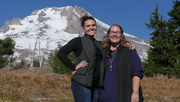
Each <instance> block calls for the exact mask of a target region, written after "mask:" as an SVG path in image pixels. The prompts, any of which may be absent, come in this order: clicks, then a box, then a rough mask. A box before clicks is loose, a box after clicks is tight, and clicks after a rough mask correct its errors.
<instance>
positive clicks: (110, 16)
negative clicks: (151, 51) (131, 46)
mask: <svg viewBox="0 0 180 102" xmlns="http://www.w3.org/2000/svg"><path fill="white" fill-rule="evenodd" d="M156 4H157V5H158V7H159V11H158V12H159V13H160V14H162V15H163V17H164V19H165V20H168V19H169V16H168V14H167V12H169V11H170V10H171V9H172V6H173V2H172V0H2V1H1V3H0V13H1V16H0V28H1V27H2V26H3V25H4V24H5V21H6V20H11V19H13V18H17V17H19V18H21V19H23V18H24V17H26V16H29V15H31V13H32V12H33V11H35V10H39V9H43V8H46V7H53V6H55V7H64V6H72V7H75V6H76V5H77V6H79V7H83V8H84V9H85V10H86V11H88V12H90V13H91V14H92V15H93V16H94V17H95V18H97V19H99V20H100V21H102V22H104V23H106V24H108V25H112V24H114V23H116V24H119V25H121V26H122V28H123V30H124V32H126V33H128V34H131V35H134V36H136V37H139V38H143V39H150V37H151V36H150V35H149V34H150V33H151V32H152V30H149V29H147V27H146V26H145V25H144V23H149V18H150V14H151V13H152V12H154V9H155V5H156Z"/></svg>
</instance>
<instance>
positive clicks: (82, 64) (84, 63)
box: [75, 61, 88, 71]
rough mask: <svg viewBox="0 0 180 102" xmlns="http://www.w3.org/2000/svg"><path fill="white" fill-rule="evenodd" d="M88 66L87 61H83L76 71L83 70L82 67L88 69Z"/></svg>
mask: <svg viewBox="0 0 180 102" xmlns="http://www.w3.org/2000/svg"><path fill="white" fill-rule="evenodd" d="M86 66H88V63H87V62H86V61H82V62H81V63H79V64H78V65H77V66H76V68H75V70H76V71H77V70H78V69H79V68H81V67H86Z"/></svg>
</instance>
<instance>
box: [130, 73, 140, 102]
mask: <svg viewBox="0 0 180 102" xmlns="http://www.w3.org/2000/svg"><path fill="white" fill-rule="evenodd" d="M140 83H141V79H140V78H139V77H138V76H134V77H133V93H132V95H131V102H139V87H140Z"/></svg>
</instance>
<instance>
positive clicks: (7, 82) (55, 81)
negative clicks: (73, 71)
mask: <svg viewBox="0 0 180 102" xmlns="http://www.w3.org/2000/svg"><path fill="white" fill-rule="evenodd" d="M0 73H1V74H0V81H1V82H0V98H1V100H0V101H2V102H3V101H4V100H8V101H7V102H34V101H36V102H73V96H72V93H71V89H70V83H71V81H70V77H71V76H70V75H58V74H52V68H34V69H33V70H29V68H21V69H17V70H12V68H3V69H1V70H0Z"/></svg>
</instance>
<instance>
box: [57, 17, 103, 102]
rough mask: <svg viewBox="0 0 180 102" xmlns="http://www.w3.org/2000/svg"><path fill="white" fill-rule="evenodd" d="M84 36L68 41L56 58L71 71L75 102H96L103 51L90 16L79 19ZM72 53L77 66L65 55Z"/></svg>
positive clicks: (95, 25)
mask: <svg viewBox="0 0 180 102" xmlns="http://www.w3.org/2000/svg"><path fill="white" fill-rule="evenodd" d="M80 21H81V26H82V29H83V30H84V32H85V34H84V36H83V37H77V38H74V39H72V40H71V41H69V42H68V43H67V44H66V45H65V46H63V47H62V48H61V49H60V50H59V51H58V54H57V56H58V57H59V59H60V60H61V61H62V62H63V63H64V64H65V65H66V66H67V67H68V68H70V69H72V70H73V72H72V78H71V89H72V92H73V95H74V100H75V102H97V101H98V98H99V86H102V85H103V83H100V82H99V78H100V76H101V75H103V74H102V71H101V70H100V69H103V65H104V64H103V63H102V58H103V55H104V50H103V48H102V44H101V43H100V42H98V41H96V40H95V38H94V35H95V34H96V31H97V24H96V21H95V19H94V18H93V17H92V16H83V17H81V18H80ZM72 51H74V53H75V56H76V59H77V62H78V63H79V64H78V65H74V64H73V63H72V62H71V61H70V60H69V58H68V57H67V55H68V54H69V53H70V52H72ZM101 77H102V76H101Z"/></svg>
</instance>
